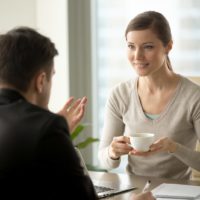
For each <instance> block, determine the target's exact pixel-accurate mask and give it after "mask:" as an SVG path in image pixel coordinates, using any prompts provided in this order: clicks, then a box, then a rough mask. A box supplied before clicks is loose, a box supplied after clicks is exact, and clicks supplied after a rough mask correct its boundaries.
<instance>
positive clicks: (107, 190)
mask: <svg viewBox="0 0 200 200" xmlns="http://www.w3.org/2000/svg"><path fill="white" fill-rule="evenodd" d="M75 150H76V152H77V154H78V156H79V158H80V161H81V165H82V167H83V169H84V173H85V175H87V176H90V175H89V172H88V170H87V167H86V165H85V161H84V159H83V157H82V155H81V152H80V151H79V149H78V148H76V147H75ZM91 180H92V182H93V184H94V188H95V190H96V193H97V195H98V197H99V199H100V198H104V197H108V196H112V195H116V194H120V193H123V192H128V191H131V190H134V189H136V187H134V186H132V185H125V184H120V185H116V184H114V183H113V182H111V181H102V180H94V179H91Z"/></svg>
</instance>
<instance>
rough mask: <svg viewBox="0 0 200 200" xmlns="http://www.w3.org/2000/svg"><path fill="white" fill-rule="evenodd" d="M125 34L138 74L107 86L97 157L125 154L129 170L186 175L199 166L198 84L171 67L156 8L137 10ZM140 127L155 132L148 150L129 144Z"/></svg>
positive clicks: (111, 164)
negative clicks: (144, 10)
mask: <svg viewBox="0 0 200 200" xmlns="http://www.w3.org/2000/svg"><path fill="white" fill-rule="evenodd" d="M125 37H126V42H127V56H128V60H129V61H130V63H131V65H132V67H133V69H134V70H135V71H136V73H137V75H138V77H137V78H136V79H133V80H128V81H126V82H123V83H120V84H118V85H117V86H115V87H114V88H113V89H112V91H111V94H110V97H109V99H108V101H107V104H106V115H105V123H104V128H103V135H102V138H101V141H100V146H99V160H100V162H101V164H102V165H103V166H104V167H106V168H108V169H112V168H116V167H118V166H119V164H120V157H121V156H122V155H128V164H127V168H126V169H127V172H128V173H130V174H137V175H144V176H155V177H168V178H181V179H189V177H190V174H191V168H194V169H196V170H200V152H196V151H194V149H195V145H196V141H197V139H200V87H199V86H198V85H196V84H194V83H193V82H191V81H190V80H188V79H186V78H185V77H183V76H181V75H179V74H176V73H175V72H174V71H173V70H172V67H171V64H170V60H169V57H168V54H169V52H170V50H171V49H172V46H173V42H172V36H171V30H170V27H169V24H168V22H167V20H166V19H165V17H164V16H163V15H162V14H160V13H158V12H154V11H147V12H144V13H141V14H139V15H137V16H136V17H135V18H134V19H132V20H131V21H130V23H129V24H128V26H127V29H126V32H125ZM142 132H153V133H155V142H154V143H153V144H152V145H151V147H150V149H149V151H148V152H138V151H136V150H135V149H133V148H132V147H130V140H129V136H131V135H132V134H134V133H142ZM190 167H191V168H190Z"/></svg>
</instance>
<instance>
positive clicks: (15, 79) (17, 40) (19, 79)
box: [0, 27, 58, 92]
mask: <svg viewBox="0 0 200 200" xmlns="http://www.w3.org/2000/svg"><path fill="white" fill-rule="evenodd" d="M57 54H58V52H57V50H56V48H55V45H54V43H52V42H51V40H50V39H49V38H47V37H45V36H43V35H41V34H39V33H38V32H37V31H35V30H34V29H32V28H28V27H19V28H16V29H12V30H10V31H9V32H7V33H6V34H1V35H0V84H9V85H11V86H13V87H15V88H16V89H18V90H20V91H23V92H26V91H27V89H28V88H29V85H30V82H31V80H32V79H33V77H34V76H35V75H36V74H37V73H38V72H39V71H40V70H45V71H46V72H47V74H48V73H49V74H50V71H51V67H52V65H53V58H54V56H55V55H57Z"/></svg>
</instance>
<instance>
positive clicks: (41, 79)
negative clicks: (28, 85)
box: [35, 71, 46, 93]
mask: <svg viewBox="0 0 200 200" xmlns="http://www.w3.org/2000/svg"><path fill="white" fill-rule="evenodd" d="M45 81H46V73H45V72H44V71H43V72H40V73H38V74H37V75H36V77H35V88H36V91H37V92H38V93H42V91H43V88H44V86H45Z"/></svg>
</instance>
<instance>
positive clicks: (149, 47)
mask: <svg viewBox="0 0 200 200" xmlns="http://www.w3.org/2000/svg"><path fill="white" fill-rule="evenodd" d="M144 48H145V49H153V46H152V45H147V46H144Z"/></svg>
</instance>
